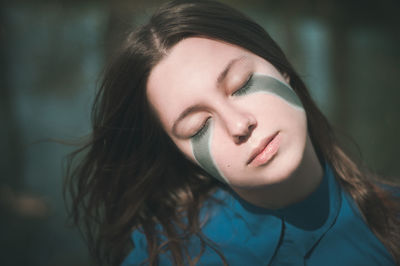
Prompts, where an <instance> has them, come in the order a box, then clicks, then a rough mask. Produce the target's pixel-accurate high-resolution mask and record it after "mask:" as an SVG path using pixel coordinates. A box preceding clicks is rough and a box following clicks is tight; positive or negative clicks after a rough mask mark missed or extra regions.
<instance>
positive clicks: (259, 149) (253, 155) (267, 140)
mask: <svg viewBox="0 0 400 266" xmlns="http://www.w3.org/2000/svg"><path fill="white" fill-rule="evenodd" d="M278 133H279V132H276V133H274V134H272V135H271V136H269V137H267V138H265V139H263V140H262V141H261V142H260V144H259V145H258V146H257V147H256V148H255V149H254V150H253V152H252V153H251V155H250V157H249V160H248V161H247V164H250V163H251V162H252V161H253V160H254V159H255V158H256V157H257V155H259V154H260V153H261V152H262V151H263V150H264V149H265V147H267V145H268V143H270V142H271V140H273V139H274V137H275V136H276V135H278Z"/></svg>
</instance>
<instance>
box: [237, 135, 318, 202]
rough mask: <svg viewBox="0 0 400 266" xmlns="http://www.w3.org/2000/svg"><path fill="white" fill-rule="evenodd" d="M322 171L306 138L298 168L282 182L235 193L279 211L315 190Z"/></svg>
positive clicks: (308, 138)
mask: <svg viewBox="0 0 400 266" xmlns="http://www.w3.org/2000/svg"><path fill="white" fill-rule="evenodd" d="M322 177H323V169H322V166H321V163H320V161H319V159H318V157H317V155H316V152H315V149H314V147H313V145H312V142H311V139H310V137H309V136H307V141H306V146H305V149H304V154H303V157H302V160H301V162H300V164H299V166H298V167H297V168H296V170H295V171H294V172H293V173H292V174H291V175H290V177H288V178H286V179H285V180H284V181H282V182H279V183H277V184H273V185H268V186H266V187H262V188H257V189H252V190H237V189H235V191H236V192H237V193H238V194H239V195H240V196H241V197H242V198H243V199H244V200H246V201H248V202H249V203H251V204H254V205H256V206H259V207H262V208H267V209H279V208H283V207H286V206H288V205H291V204H294V203H297V202H300V201H302V200H304V199H305V198H306V197H307V196H308V195H310V194H311V193H312V192H313V191H314V190H316V189H317V187H318V185H319V184H320V183H321V181H322Z"/></svg>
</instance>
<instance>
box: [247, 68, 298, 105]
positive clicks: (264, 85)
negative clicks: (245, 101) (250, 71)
mask: <svg viewBox="0 0 400 266" xmlns="http://www.w3.org/2000/svg"><path fill="white" fill-rule="evenodd" d="M250 93H271V94H274V95H276V96H278V97H280V98H282V99H284V100H285V101H287V102H288V103H289V104H291V105H293V106H295V107H297V108H301V109H304V108H303V105H302V103H301V101H300V99H299V97H298V96H297V94H296V93H295V92H294V91H293V89H292V88H291V87H289V86H288V85H286V84H285V83H283V82H282V81H280V80H278V79H276V78H273V77H271V76H267V75H263V74H257V73H256V74H254V75H253V76H252V77H251V80H250V83H249V84H248V86H247V87H246V88H245V91H244V92H241V93H240V95H246V94H250Z"/></svg>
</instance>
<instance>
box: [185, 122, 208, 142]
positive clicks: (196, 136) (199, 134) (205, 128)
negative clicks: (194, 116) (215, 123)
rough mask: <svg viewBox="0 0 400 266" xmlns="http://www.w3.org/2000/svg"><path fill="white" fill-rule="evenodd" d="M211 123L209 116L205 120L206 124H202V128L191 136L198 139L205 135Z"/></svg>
mask: <svg viewBox="0 0 400 266" xmlns="http://www.w3.org/2000/svg"><path fill="white" fill-rule="evenodd" d="M209 124H210V118H208V119H207V120H206V121H205V122H204V124H203V125H202V126H201V128H200V129H199V130H197V132H196V133H194V135H193V136H191V137H190V138H196V139H198V138H201V137H203V136H204V134H205V133H206V131H207V129H208V126H209Z"/></svg>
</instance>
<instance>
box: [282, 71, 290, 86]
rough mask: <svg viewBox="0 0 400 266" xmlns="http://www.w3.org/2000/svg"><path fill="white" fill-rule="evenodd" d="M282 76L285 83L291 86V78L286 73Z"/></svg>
mask: <svg viewBox="0 0 400 266" xmlns="http://www.w3.org/2000/svg"><path fill="white" fill-rule="evenodd" d="M282 76H283V78H284V79H285V82H286V83H287V84H290V77H289V74H288V73H286V72H285V73H283V74H282Z"/></svg>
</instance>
